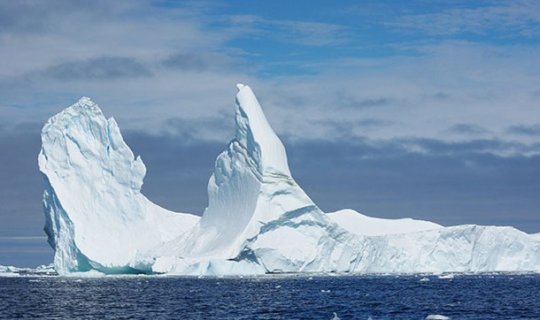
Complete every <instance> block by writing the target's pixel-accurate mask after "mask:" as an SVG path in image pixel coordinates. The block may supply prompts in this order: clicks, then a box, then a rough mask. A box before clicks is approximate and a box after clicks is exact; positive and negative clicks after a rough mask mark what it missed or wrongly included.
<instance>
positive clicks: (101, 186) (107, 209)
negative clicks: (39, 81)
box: [38, 98, 199, 274]
mask: <svg viewBox="0 0 540 320" xmlns="http://www.w3.org/2000/svg"><path fill="white" fill-rule="evenodd" d="M41 137H42V149H41V152H40V154H39V157H38V161H39V168H40V170H41V172H42V173H43V175H44V179H45V192H44V196H43V206H44V210H45V217H46V223H45V232H46V233H47V235H48V237H49V243H50V244H51V246H52V247H53V248H54V250H55V256H54V265H55V268H56V270H57V271H58V272H59V273H62V274H65V273H69V272H74V271H86V270H90V269H96V270H99V271H103V272H107V273H111V272H112V273H114V272H128V271H129V270H130V263H132V262H133V260H134V258H135V257H136V256H137V255H138V254H139V253H141V252H145V251H147V250H148V249H150V248H152V247H154V246H156V245H157V244H159V243H162V242H164V241H169V240H171V239H172V238H174V237H176V236H177V235H178V234H179V233H181V232H183V231H185V230H188V229H190V228H191V227H192V226H193V225H194V224H195V223H196V222H197V221H198V220H199V218H198V217H197V216H194V215H190V214H180V213H173V212H169V211H167V210H165V209H163V208H160V207H159V206H157V205H155V204H154V203H152V202H150V201H149V200H148V199H147V198H146V197H144V196H143V195H142V194H141V192H140V190H141V186H142V184H143V178H144V175H145V174H146V167H145V166H144V164H143V162H142V160H141V159H140V158H139V157H137V158H135V157H134V155H133V153H132V152H131V150H130V149H129V147H128V146H127V145H126V143H125V142H124V140H123V139H122V135H121V134H120V130H119V128H118V125H117V124H116V121H115V120H114V119H113V118H110V119H106V118H105V117H104V116H103V114H102V112H101V110H100V109H99V107H98V106H97V105H96V104H95V103H93V102H92V101H91V100H90V99H88V98H82V99H80V100H79V102H77V103H76V104H74V105H72V106H71V107H69V108H67V109H65V110H64V111H62V112H60V113H59V114H57V115H55V116H54V117H52V118H50V119H49V121H47V123H46V124H45V126H44V127H43V130H42V135H41Z"/></svg>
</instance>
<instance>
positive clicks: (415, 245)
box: [39, 84, 540, 274]
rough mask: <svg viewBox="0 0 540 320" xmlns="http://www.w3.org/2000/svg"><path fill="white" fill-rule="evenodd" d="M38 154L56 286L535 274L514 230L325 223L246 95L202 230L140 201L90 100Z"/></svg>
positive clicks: (136, 182)
mask: <svg viewBox="0 0 540 320" xmlns="http://www.w3.org/2000/svg"><path fill="white" fill-rule="evenodd" d="M42 142H43V147H42V150H41V153H40V155H39V166H40V170H41V171H42V173H43V174H44V177H45V186H46V190H45V193H44V209H45V215H46V226H45V230H46V233H47V234H48V236H49V243H50V244H51V246H52V247H53V248H54V249H55V261H54V264H55V268H56V270H57V271H58V272H59V273H61V274H68V273H71V272H78V271H88V270H97V271H100V272H103V273H121V272H158V273H174V274H262V273H269V272H271V273H279V272H359V273H365V272H370V273H380V272H399V273H411V272H445V271H540V242H539V241H537V240H536V239H535V238H533V237H532V236H530V235H527V234H525V233H523V232H521V231H519V230H516V229H514V228H509V227H483V226H474V225H466V226H456V227H448V228H445V227H442V226H440V225H437V224H434V223H431V222H427V221H419V220H412V219H399V220H388V219H377V218H371V217H367V216H364V215H361V214H359V213H358V212H355V211H353V210H342V211H337V212H334V213H328V214H325V213H323V212H322V211H321V210H320V209H319V208H318V207H317V206H316V205H315V204H314V203H313V202H312V201H311V199H310V198H309V197H308V196H307V195H306V194H305V192H304V191H303V190H302V189H301V188H300V187H299V186H298V184H297V183H296V182H295V181H294V179H293V178H292V176H291V173H290V170H289V167H288V163H287V155H286V152H285V148H284V146H283V144H282V143H281V141H280V139H279V138H278V137H277V135H276V134H275V133H274V131H273V130H272V128H271V126H270V125H269V123H268V121H267V119H266V117H265V115H264V113H263V111H262V108H261V106H260V104H259V102H258V101H257V98H256V97H255V95H254V94H253V92H252V91H251V89H250V88H249V87H248V86H245V85H241V84H240V85H238V94H237V97H236V134H235V137H234V139H233V140H232V141H231V142H230V143H229V145H228V147H227V148H226V150H225V151H224V152H223V153H221V154H220V155H219V156H218V158H217V160H216V163H215V169H214V173H213V174H212V176H211V177H210V180H209V183H208V198H209V202H208V207H207V208H206V210H205V212H204V214H203V216H202V217H201V218H200V219H199V217H196V216H193V215H190V214H181V213H173V212H169V211H167V210H165V209H163V208H160V207H159V206H157V205H155V204H153V203H152V202H150V201H149V200H148V199H147V198H145V197H144V195H142V194H141V192H140V188H141V186H142V183H143V178H144V175H145V172H146V169H145V167H144V164H143V163H142V160H141V159H140V158H135V157H134V155H133V153H132V152H131V150H130V149H129V147H128V146H127V145H126V144H125V142H124V141H123V139H122V136H121V134H120V130H119V129H118V126H117V124H116V122H115V121H114V119H112V118H111V119H108V120H107V119H106V118H105V117H104V116H103V114H102V112H101V110H100V109H99V108H98V107H97V106H96V105H95V104H94V103H93V102H91V101H90V100H89V99H87V98H83V99H81V100H80V101H79V102H78V103H77V104H75V105H73V106H71V107H69V108H67V109H66V110H64V111H62V112H61V113H59V114H57V115H56V116H54V117H52V118H51V119H50V120H49V121H48V122H47V124H46V125H45V126H44V128H43V131H42Z"/></svg>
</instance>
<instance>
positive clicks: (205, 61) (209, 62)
mask: <svg viewBox="0 0 540 320" xmlns="http://www.w3.org/2000/svg"><path fill="white" fill-rule="evenodd" d="M161 64H162V66H164V67H166V68H168V69H173V70H179V71H195V72H202V71H207V70H214V71H215V70H220V69H226V68H231V67H233V66H237V65H240V62H239V61H236V60H235V59H233V58H232V57H231V56H229V55H225V54H218V53H208V52H207V53H200V52H199V53H195V52H180V53H175V54H171V55H169V56H168V57H167V58H165V59H163V60H162V61H161Z"/></svg>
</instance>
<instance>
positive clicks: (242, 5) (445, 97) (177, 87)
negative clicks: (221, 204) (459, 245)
mask: <svg viewBox="0 0 540 320" xmlns="http://www.w3.org/2000/svg"><path fill="white" fill-rule="evenodd" d="M539 61H540V2H538V1H527V0H516V1H494V0H486V1H461V0H448V1H427V0H413V1H401V2H399V3H398V2H396V1H313V0H310V1H304V0H299V1H281V0H276V1H150V0H135V1H104V0H97V1H61V0H51V1H39V0H21V1H10V0H0V150H1V151H0V264H1V265H19V266H36V265H38V264H46V263H49V262H51V261H52V256H53V251H52V249H51V248H50V247H48V244H47V243H46V239H45V235H44V232H43V230H42V229H43V224H44V215H43V212H42V207H41V206H42V204H41V199H42V192H43V184H42V177H41V174H40V172H39V170H38V167H37V154H38V153H39V149H40V144H41V142H40V130H41V127H42V125H43V124H44V122H45V121H46V120H47V119H48V118H49V117H50V116H52V115H54V114H55V113H57V112H59V111H61V110H62V109H63V108H65V107H67V106H69V105H71V104H73V103H75V102H76V101H77V100H78V99H79V98H80V97H82V96H89V97H91V98H92V100H93V101H95V102H96V103H98V105H99V106H100V107H101V108H102V109H103V111H104V113H105V114H106V115H107V116H114V118H115V119H116V120H117V122H118V123H119V126H120V128H121V130H122V133H123V135H124V139H125V140H126V141H127V143H128V144H129V145H130V146H131V148H132V149H133V150H134V152H135V153H136V154H138V155H141V157H142V159H143V161H144V162H145V164H146V166H147V168H148V173H147V176H146V179H145V184H144V186H143V193H144V194H145V195H147V196H148V197H149V198H150V199H152V200H153V201H155V202H156V203H158V204H160V205H162V206H164V207H165V208H168V209H171V210H175V211H180V212H191V213H196V214H201V213H202V212H203V210H204V208H205V206H206V204H207V194H206V184H207V182H208V178H209V177H210V175H211V173H212V170H213V164H214V161H215V158H216V156H217V155H218V154H219V153H220V152H221V151H222V150H223V149H224V148H225V145H226V144H227V142H228V141H229V140H230V139H232V137H233V130H234V127H233V125H234V96H235V93H236V87H235V84H236V83H238V82H241V83H246V84H249V85H250V86H251V87H252V89H253V90H254V91H255V93H256V94H257V96H258V98H259V100H260V102H261V104H262V105H263V107H264V110H265V112H266V114H267V117H268V119H269V121H270V123H271V124H272V126H273V128H274V129H275V131H276V132H277V134H278V135H279V136H280V137H281V138H282V140H283V141H284V144H285V147H286V148H287V151H288V156H289V164H290V167H291V171H292V173H293V176H294V178H295V179H296V180H297V182H298V183H299V184H300V185H301V186H302V187H303V188H304V190H305V191H306V192H307V193H308V195H310V196H311V198H312V199H313V200H314V201H315V203H317V204H318V205H319V206H320V207H321V209H323V210H324V211H334V210H338V209H342V208H352V209H356V210H357V211H360V212H362V213H364V214H367V215H371V216H378V217H385V218H399V217H413V218H418V219H427V220H431V221H435V222H437V223H441V224H443V225H456V224H471V223H475V224H484V225H511V226H514V227H516V228H519V229H521V230H523V231H525V232H540V63H539Z"/></svg>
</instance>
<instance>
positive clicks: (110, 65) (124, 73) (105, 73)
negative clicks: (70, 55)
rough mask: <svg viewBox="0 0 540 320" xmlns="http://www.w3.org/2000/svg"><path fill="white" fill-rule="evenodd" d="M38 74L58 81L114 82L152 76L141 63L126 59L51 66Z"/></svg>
mask: <svg viewBox="0 0 540 320" xmlns="http://www.w3.org/2000/svg"><path fill="white" fill-rule="evenodd" d="M40 74H41V75H42V76H45V77H50V78H54V79H58V80H114V79H119V78H133V77H148V76H151V75H152V73H151V72H150V70H149V69H148V68H146V67H145V66H144V65H143V64H142V63H140V62H138V61H136V60H135V59H133V58H128V57H98V58H93V59H88V60H79V61H69V62H64V63H61V64H57V65H54V66H51V67H49V68H47V69H46V70H44V71H43V72H41V73H40Z"/></svg>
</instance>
